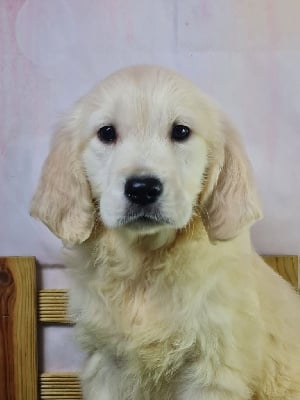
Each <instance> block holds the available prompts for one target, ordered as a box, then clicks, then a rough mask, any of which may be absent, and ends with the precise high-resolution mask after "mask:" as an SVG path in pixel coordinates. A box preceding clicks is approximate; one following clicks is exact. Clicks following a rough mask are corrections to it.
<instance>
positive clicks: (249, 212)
mask: <svg viewBox="0 0 300 400" xmlns="http://www.w3.org/2000/svg"><path fill="white" fill-rule="evenodd" d="M222 129H223V133H224V148H223V149H222V150H221V151H220V152H219V154H217V155H216V156H215V155H214V154H212V155H211V160H210V164H211V165H210V166H209V167H208V171H207V189H206V190H205V191H204V196H202V199H201V203H202V210H204V211H205V212H203V220H204V223H205V225H206V228H207V232H208V235H209V237H210V239H211V240H227V239H231V238H233V237H235V236H237V235H238V234H239V232H240V231H241V230H242V229H243V228H245V227H247V226H250V225H251V224H252V223H254V221H256V220H258V219H261V218H262V211H261V207H260V203H259V200H258V196H257V193H256V189H255V185H254V180H253V177H252V170H251V165H250V162H249V160H248V158H247V156H246V153H245V151H244V149H243V146H242V144H241V142H240V140H239V138H238V135H237V133H236V132H235V130H234V128H233V127H232V126H231V124H230V123H229V121H228V120H227V119H225V118H224V119H223V121H222ZM216 157H217V158H216Z"/></svg>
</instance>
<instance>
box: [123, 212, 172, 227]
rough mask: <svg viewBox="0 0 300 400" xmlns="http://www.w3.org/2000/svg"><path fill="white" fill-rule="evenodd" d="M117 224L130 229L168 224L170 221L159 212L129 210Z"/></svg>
mask: <svg viewBox="0 0 300 400" xmlns="http://www.w3.org/2000/svg"><path fill="white" fill-rule="evenodd" d="M119 224H120V225H122V226H127V227H128V228H131V229H144V228H151V227H158V226H161V225H170V224H171V221H170V219H169V218H166V217H164V216H163V215H162V214H161V213H160V212H145V211H140V212H132V211H131V212H127V213H126V215H125V216H124V217H123V218H121V219H120V220H119Z"/></svg>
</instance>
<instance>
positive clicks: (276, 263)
mask: <svg viewBox="0 0 300 400" xmlns="http://www.w3.org/2000/svg"><path fill="white" fill-rule="evenodd" d="M263 258H264V260H265V262H266V263H267V264H268V265H270V267H272V268H273V269H274V271H276V272H277V273H278V274H279V275H281V276H282V277H283V278H284V279H285V280H287V281H288V282H290V283H291V284H292V285H293V286H294V287H295V288H299V283H300V282H299V257H298V256H264V257H263Z"/></svg>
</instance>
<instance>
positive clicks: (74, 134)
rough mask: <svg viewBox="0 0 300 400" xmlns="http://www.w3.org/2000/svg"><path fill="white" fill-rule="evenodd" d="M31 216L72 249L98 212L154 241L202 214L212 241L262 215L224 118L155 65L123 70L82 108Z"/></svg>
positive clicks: (60, 138) (63, 135) (50, 162)
mask: <svg viewBox="0 0 300 400" xmlns="http://www.w3.org/2000/svg"><path fill="white" fill-rule="evenodd" d="M93 204H96V209H97V211H95V208H94V207H93ZM31 210H32V211H31V212H32V215H33V216H35V217H37V218H39V219H41V220H42V221H43V222H44V223H45V224H46V225H47V226H48V227H49V228H50V229H51V230H52V231H53V232H54V233H55V234H56V235H57V236H59V237H60V238H62V239H63V240H64V241H66V242H69V243H80V242H82V241H84V240H86V239H87V238H88V237H89V236H90V234H91V232H92V230H93V225H94V222H95V217H96V214H95V213H96V212H97V213H98V217H99V218H100V220H101V221H102V222H103V224H104V225H105V226H106V227H107V228H110V229H118V230H121V231H130V232H132V233H133V234H134V235H135V234H136V235H141V234H142V235H149V234H153V233H157V232H162V231H164V230H170V229H171V230H176V229H181V228H183V227H185V226H186V225H187V224H188V223H189V221H190V220H191V219H192V218H193V216H194V214H195V213H197V212H198V210H201V212H202V213H203V221H204V223H205V224H206V227H207V231H208V233H209V236H210V237H211V239H213V240H218V239H228V238H231V237H233V236H235V235H237V234H238V232H239V231H240V230H241V229H242V228H243V227H244V226H245V225H249V224H250V223H251V222H253V221H254V220H255V219H257V218H258V217H259V216H260V209H259V205H258V202H257V199H256V195H255V192H254V187H253V183H252V179H251V173H250V169H249V165H248V161H247V159H246V157H245V155H244V153H243V150H242V147H241V145H240V143H239V142H238V139H237V137H236V134H235V133H234V131H233V129H232V128H230V127H229V124H228V123H227V122H226V121H225V119H224V117H223V116H222V113H221V112H220V111H219V110H217V108H216V107H215V106H214V105H212V103H211V102H210V101H209V100H208V99H207V98H206V97H205V96H203V95H202V94H201V93H200V92H199V91H198V90H197V89H196V88H195V87H194V86H193V85H192V83H190V82H189V81H188V80H186V79H184V78H183V77H181V76H180V75H178V74H176V73H174V72H172V71H169V70H167V69H164V68H160V67H153V66H139V67H131V68H127V69H124V70H121V71H119V72H117V73H115V74H113V75H111V76H109V77H108V78H107V79H106V80H104V81H103V82H102V83H101V84H100V85H99V86H97V87H96V88H95V89H93V90H92V91H91V92H90V93H89V94H88V95H87V96H85V97H84V98H83V99H81V100H80V102H79V103H77V105H76V106H75V109H74V111H73V112H72V113H71V117H70V118H69V119H68V121H67V122H66V123H65V124H64V125H63V127H62V128H61V129H60V130H59V131H58V133H57V134H56V137H55V139H54V142H53V145H52V148H51V150H50V154H49V156H48V159H47V160H46V163H45V165H44V168H43V173H42V176H41V180H40V183H39V186H38V189H37V192H36V194H35V196H34V198H33V202H32V209H31Z"/></svg>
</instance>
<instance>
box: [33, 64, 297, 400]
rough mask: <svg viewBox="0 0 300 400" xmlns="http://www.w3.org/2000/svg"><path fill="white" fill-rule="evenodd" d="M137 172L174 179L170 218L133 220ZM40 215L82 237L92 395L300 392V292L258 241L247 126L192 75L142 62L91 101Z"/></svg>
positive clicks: (62, 143)
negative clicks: (244, 138) (179, 133)
mask: <svg viewBox="0 0 300 400" xmlns="http://www.w3.org/2000/svg"><path fill="white" fill-rule="evenodd" d="M174 122H175V123H177V124H182V125H187V126H189V127H190V128H191V131H192V134H191V137H190V138H188V139H187V140H186V141H185V142H182V143H176V142H174V141H172V140H171V139H170V131H171V127H172V124H173V123H174ZM104 125H114V126H115V128H116V131H117V134H118V138H117V141H116V143H114V144H104V143H102V142H100V141H99V139H98V138H97V135H96V132H97V130H98V129H99V128H100V127H101V126H104ZM134 174H138V175H139V174H140V175H145V174H151V175H154V176H156V177H158V178H159V179H160V180H161V182H163V186H164V191H163V193H162V196H161V198H160V200H159V203H158V206H159V210H160V213H161V215H162V216H163V217H164V218H165V219H166V220H167V221H168V223H161V224H157V225H155V226H151V227H148V226H147V227H146V226H145V227H136V228H132V227H131V228H130V227H129V226H127V225H126V224H125V225H124V224H122V216H124V214H125V213H126V209H127V208H128V206H129V205H128V201H127V200H126V199H125V196H124V183H125V181H126V178H128V177H130V176H131V175H134ZM31 213H32V215H33V216H35V217H36V218H38V219H40V220H42V221H43V222H44V223H46V225H47V226H48V227H49V228H50V229H51V230H52V232H54V234H56V235H57V236H58V237H60V238H61V239H62V240H63V242H64V243H65V244H66V245H67V247H68V249H69V250H68V256H67V259H66V264H67V266H68V268H69V270H70V273H71V275H72V278H73V281H74V285H73V289H72V293H71V309H72V312H73V315H74V318H75V320H76V322H77V326H76V332H77V337H78V340H79V341H80V343H81V345H82V347H83V348H84V349H85V350H86V352H87V361H86V365H85V367H84V368H83V371H82V375H81V376H82V384H83V392H84V398H85V399H86V400H200V399H205V400H246V399H256V400H275V399H278V400H279V399H282V400H296V399H298V400H299V399H300V317H299V314H300V301H299V298H298V296H297V294H296V293H295V292H294V291H293V289H292V288H291V287H290V286H289V285H288V284H287V283H286V282H285V281H283V279H281V278H280V277H279V276H278V275H277V274H275V273H274V272H273V271H272V270H271V269H270V268H269V267H268V266H267V265H266V264H265V263H264V262H263V261H262V259H261V258H260V257H259V256H258V255H257V254H256V252H255V251H254V250H253V248H252V246H251V242H250V238H249V227H250V225H251V224H252V223H253V222H254V221H255V220H257V219H259V218H260V217H261V210H260V206H259V203H258V200H257V196H256V192H255V189H254V184H253V180H252V177H251V169H250V166H249V163H248V160H247V157H246V155H245V153H244V151H243V148H242V145H241V143H240V141H239V139H238V135H237V134H236V132H235V131H234V129H233V128H232V127H231V125H230V123H229V122H228V120H227V118H226V117H225V116H224V115H223V113H222V112H221V111H220V110H219V109H218V108H217V107H216V106H215V105H214V104H213V103H212V102H211V100H209V99H208V98H206V97H205V96H204V95H202V94H201V93H200V92H199V91H198V89H196V88H195V87H194V86H193V84H192V83H190V82H189V81H188V80H186V79H185V78H183V77H181V76H180V75H178V74H176V73H175V72H172V71H169V70H167V69H164V68H161V67H154V66H138V67H132V68H128V69H125V70H121V71H119V72H117V73H115V74H113V75H111V76H110V77H108V78H107V79H106V80H104V81H103V82H102V83H101V84H100V85H99V86H97V87H96V88H94V89H93V90H92V91H91V92H90V93H89V94H88V95H87V96H85V97H83V98H82V99H81V100H79V102H78V103H77V104H76V105H75V107H74V109H73V110H72V112H71V113H70V117H69V118H67V120H66V121H65V122H64V123H63V125H62V128H60V129H58V133H57V134H56V136H55V138H54V142H53V145H52V148H51V151H50V154H49V157H48V159H47V161H46V163H45V166H44V169H43V172H42V176H41V180H40V183H39V186H38V189H37V192H36V194H35V196H34V199H33V202H32V210H31Z"/></svg>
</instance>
